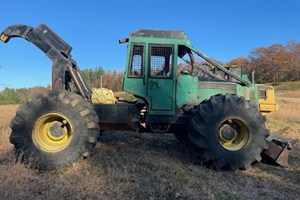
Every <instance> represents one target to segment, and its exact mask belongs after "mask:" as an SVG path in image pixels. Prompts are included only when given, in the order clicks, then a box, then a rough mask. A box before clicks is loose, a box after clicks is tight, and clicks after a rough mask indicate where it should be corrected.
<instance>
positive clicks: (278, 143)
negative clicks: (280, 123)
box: [262, 127, 298, 168]
mask: <svg viewBox="0 0 300 200" xmlns="http://www.w3.org/2000/svg"><path fill="white" fill-rule="evenodd" d="M288 129H289V127H285V128H283V129H280V130H279V131H277V132H275V133H272V134H270V135H269V136H268V137H267V138H266V140H267V144H268V149H266V150H264V151H263V152H262V162H265V163H267V164H273V165H279V166H281V167H284V168H286V167H288V157H289V151H290V150H292V148H293V145H294V144H295V143H296V142H297V141H298V139H296V140H285V141H284V140H281V139H279V138H278V136H279V135H281V134H283V133H284V132H286V131H287V130H288Z"/></svg>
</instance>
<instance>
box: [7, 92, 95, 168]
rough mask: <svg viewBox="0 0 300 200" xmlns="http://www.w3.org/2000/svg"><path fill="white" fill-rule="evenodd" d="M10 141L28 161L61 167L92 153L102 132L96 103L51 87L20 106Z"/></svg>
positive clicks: (28, 162) (12, 125)
mask: <svg viewBox="0 0 300 200" xmlns="http://www.w3.org/2000/svg"><path fill="white" fill-rule="evenodd" d="M11 129H12V132H11V135H10V142H11V143H12V144H14V146H15V150H16V152H17V154H18V155H19V156H20V157H21V160H23V161H24V162H25V163H26V164H30V165H31V166H33V167H37V168H39V169H41V170H50V169H60V168H63V167H66V166H70V165H73V164H74V163H76V162H77V161H79V160H80V159H82V158H83V157H88V156H89V155H90V154H91V152H92V150H93V148H94V146H95V144H96V141H97V136H98V134H99V130H100V129H99V125H98V117H97V115H96V113H95V111H94V110H93V107H92V105H91V104H90V103H89V102H88V101H86V100H84V99H83V98H82V97H81V96H79V95H77V94H74V93H71V92H67V91H55V90H54V91H49V92H46V93H43V94H40V95H37V96H35V97H33V98H32V99H31V100H29V101H28V102H27V103H25V104H23V105H22V106H20V108H19V109H18V111H17V114H16V116H15V117H14V118H13V119H12V121H11Z"/></svg>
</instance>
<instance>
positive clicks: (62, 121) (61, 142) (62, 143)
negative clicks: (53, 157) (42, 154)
mask: <svg viewBox="0 0 300 200" xmlns="http://www.w3.org/2000/svg"><path fill="white" fill-rule="evenodd" d="M72 133H73V127H72V124H71V123H70V121H69V120H68V118H67V117H65V116H64V115H61V114H58V113H48V114H45V115H43V116H41V117H40V118H39V119H38V120H37V121H36V123H35V125H34V128H33V132H32V139H33V141H34V143H35V144H36V145H37V146H38V147H39V148H40V149H42V150H43V151H46V152H50V153H56V152H59V151H62V150H63V149H65V148H66V147H67V146H68V145H69V144H70V142H71V139H72Z"/></svg>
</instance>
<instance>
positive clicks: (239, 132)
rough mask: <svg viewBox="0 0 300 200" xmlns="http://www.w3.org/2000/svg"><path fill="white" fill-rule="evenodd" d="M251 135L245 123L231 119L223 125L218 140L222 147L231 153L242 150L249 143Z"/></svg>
mask: <svg viewBox="0 0 300 200" xmlns="http://www.w3.org/2000/svg"><path fill="white" fill-rule="evenodd" d="M249 138H250V133H249V130H248V127H247V126H246V124H245V123H244V122H242V121H241V120H238V119H229V120H226V121H225V122H223V123H222V125H221V127H220V129H219V132H218V140H219V142H220V144H221V146H222V147H223V148H225V149H227V150H229V151H238V150H240V149H242V148H243V147H244V146H245V145H246V144H247V143H248V141H249Z"/></svg>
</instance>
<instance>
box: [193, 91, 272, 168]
mask: <svg viewBox="0 0 300 200" xmlns="http://www.w3.org/2000/svg"><path fill="white" fill-rule="evenodd" d="M264 123H265V117H263V116H262V115H261V113H260V112H259V110H258V109H257V107H256V106H255V105H253V104H252V103H251V102H250V101H247V100H245V98H244V97H238V96H235V95H230V94H226V95H217V96H212V97H211V98H210V99H209V100H207V101H205V102H203V103H201V104H200V105H199V106H198V110H197V112H196V113H195V114H194V116H193V117H192V119H191V123H190V126H189V133H188V136H189V140H190V142H191V145H192V148H193V150H194V151H195V152H196V153H197V155H198V156H199V157H201V158H202V159H203V160H205V161H208V162H207V163H210V164H211V165H213V166H214V167H215V168H216V169H225V170H233V171H235V170H238V169H247V168H249V167H250V165H251V164H252V163H254V162H258V161H260V160H261V156H260V154H261V152H262V151H263V150H264V149H266V148H267V145H266V136H267V135H268V134H269V132H268V130H267V129H266V128H265V125H264Z"/></svg>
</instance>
